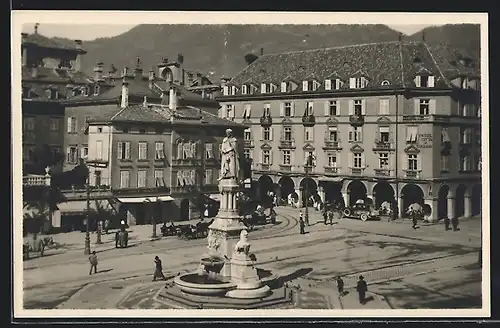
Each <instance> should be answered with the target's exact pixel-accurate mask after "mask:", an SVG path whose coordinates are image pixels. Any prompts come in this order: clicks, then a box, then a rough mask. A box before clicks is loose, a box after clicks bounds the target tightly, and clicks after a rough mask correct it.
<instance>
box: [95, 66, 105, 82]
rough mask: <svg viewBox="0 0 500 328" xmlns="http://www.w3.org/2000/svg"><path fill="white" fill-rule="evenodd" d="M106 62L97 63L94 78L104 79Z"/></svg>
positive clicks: (96, 79)
mask: <svg viewBox="0 0 500 328" xmlns="http://www.w3.org/2000/svg"><path fill="white" fill-rule="evenodd" d="M103 65H104V63H103V62H101V61H99V62H97V63H96V65H95V67H94V73H95V76H94V80H95V81H101V80H102V71H103V69H102V67H103Z"/></svg>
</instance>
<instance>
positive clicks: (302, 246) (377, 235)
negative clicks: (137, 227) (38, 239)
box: [24, 208, 481, 309]
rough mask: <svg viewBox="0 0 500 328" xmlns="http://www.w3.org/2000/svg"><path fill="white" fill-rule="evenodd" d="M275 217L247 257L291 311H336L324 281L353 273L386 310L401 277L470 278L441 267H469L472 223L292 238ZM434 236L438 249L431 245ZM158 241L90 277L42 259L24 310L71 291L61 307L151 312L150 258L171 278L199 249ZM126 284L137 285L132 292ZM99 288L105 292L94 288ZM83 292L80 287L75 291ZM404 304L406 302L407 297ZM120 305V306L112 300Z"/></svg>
mask: <svg viewBox="0 0 500 328" xmlns="http://www.w3.org/2000/svg"><path fill="white" fill-rule="evenodd" d="M297 212H298V211H297ZM278 213H279V214H280V217H279V219H278V221H280V220H281V221H282V224H280V225H278V226H275V227H272V228H269V230H267V231H265V230H261V231H255V232H251V233H250V235H249V237H250V238H249V239H250V242H251V244H252V252H255V254H256V255H257V259H258V263H259V266H260V267H263V268H266V269H270V270H273V271H274V272H280V274H282V275H283V276H284V277H285V278H286V280H287V281H289V282H290V283H293V284H299V285H300V287H301V291H300V293H301V297H300V299H301V300H302V303H301V304H298V305H297V306H299V307H303V308H311V309H313V308H341V306H342V305H341V304H340V301H339V298H338V295H336V294H335V293H336V291H335V290H336V286H335V285H334V284H332V283H331V281H330V280H329V279H331V278H332V277H335V276H336V275H342V276H344V277H345V278H344V280H345V282H346V287H347V288H349V286H353V285H354V283H355V281H356V279H357V276H358V275H359V274H363V275H364V276H365V277H366V279H367V280H368V283H369V284H370V291H373V292H375V293H377V294H378V295H383V296H384V297H385V295H388V296H387V299H388V302H389V303H390V304H391V306H392V307H396V308H405V307H409V305H408V304H406V303H405V302H404V301H403V300H401V297H399V298H398V295H399V294H401V295H403V294H405V293H404V292H398V293H396V294H394V293H392V294H391V292H390V291H391V290H392V289H398V288H400V289H404V288H406V289H408V290H410V289H412V288H417V287H411V286H412V285H411V284H414V285H415V286H420V285H421V283H420V282H418V281H416V282H406V281H405V278H409V277H412V276H414V274H418V273H422V272H428V275H429V276H431V275H434V276H435V278H433V279H436V281H438V282H439V283H441V284H443V281H446V280H450V277H452V278H451V280H450V283H451V284H453V283H455V284H457V285H458V284H459V282H460V281H462V280H463V277H465V276H467V274H470V272H469V271H467V270H465V271H464V270H462V271H460V270H458V269H457V270H456V272H457V273H454V274H447V273H446V274H441V272H444V269H446V268H450V267H452V268H457V267H463V266H464V265H467V264H470V263H473V262H475V261H477V245H478V243H477V241H476V240H473V238H471V240H468V235H469V234H470V233H474V232H476V231H478V230H479V229H478V228H477V226H478V221H474V220H470V221H469V223H467V224H465V221H464V223H463V226H462V227H463V229H462V230H461V231H457V232H456V233H454V232H451V233H449V232H444V231H441V230H440V229H438V228H440V227H439V226H429V227H425V228H422V229H419V230H417V232H415V231H411V230H410V229H408V227H406V226H405V225H404V224H391V223H387V222H361V221H359V222H358V221H357V220H341V222H339V223H337V224H334V225H326V226H325V225H323V224H322V223H321V224H317V223H316V222H317V221H319V220H315V221H313V220H311V222H312V223H313V225H311V226H310V227H308V229H307V230H308V232H309V233H308V234H306V235H299V234H298V231H295V230H298V228H297V227H296V219H295V214H294V213H295V212H294V211H293V209H292V211H289V210H287V209H285V210H282V208H279V209H278ZM311 218H314V217H313V216H312V217H311ZM318 218H319V216H318ZM397 227H399V228H397ZM368 230H372V231H368ZM438 237H440V238H439V239H440V242H439V243H437V242H435V241H434V240H433V239H435V238H438ZM162 242H163V243H158V242H154V243H150V245H146V244H143V245H141V246H138V247H140V249H138V248H135V249H134V248H130V249H124V250H121V251H122V252H115V253H113V256H105V254H106V253H102V254H100V256H99V258H100V270H101V272H100V273H98V274H97V275H92V276H88V263H87V259H86V257H84V258H83V259H81V260H78V261H74V262H71V263H59V262H57V261H54V262H52V263H51V262H50V261H53V260H50V257H47V258H44V259H41V260H42V261H40V264H41V265H40V267H37V266H35V265H33V266H32V267H31V268H30V269H28V270H24V285H25V296H24V299H25V306H26V307H27V308H36V307H38V308H40V307H45V308H51V307H52V308H53V307H54V306H55V305H54V304H57V302H59V303H60V302H61V301H62V300H64V298H67V297H68V293H69V292H72V293H74V291H75V290H78V289H80V293H78V292H77V294H75V296H73V297H71V299H70V300H69V301H67V302H66V303H63V304H62V305H61V307H64V308H68V306H69V308H71V307H76V308H110V307H111V308H112V307H115V308H116V304H118V302H121V303H120V307H123V308H155V307H159V306H160V305H159V304H156V305H155V304H154V301H153V300H152V295H153V290H156V291H158V289H159V288H161V283H159V284H160V285H158V283H153V284H152V285H151V286H150V285H149V282H148V281H149V280H150V274H152V271H153V263H152V259H153V257H154V255H157V254H158V255H159V256H160V257H161V258H162V260H163V262H164V266H165V271H166V272H165V274H167V273H171V274H173V275H175V274H177V273H178V272H180V271H183V270H185V271H189V270H193V269H195V268H196V266H197V265H198V262H199V258H200V256H201V254H202V253H203V252H204V251H205V245H206V241H205V240H192V241H181V240H177V239H170V240H166V241H162ZM437 258H439V260H436V259H437ZM47 263H48V264H47ZM134 276H135V277H137V278H133V277H134ZM434 276H433V277H434ZM125 278H128V279H125ZM473 278H474V279H473ZM124 279H125V280H124ZM134 279H143V281H141V282H139V285H137V282H134ZM468 279H470V281H469V285H468V287H467V288H468V290H469V292H468V294H467V295H465V296H464V297H467V298H468V300H469V301H470V300H472V301H470V304H477V296H478V295H479V297H480V295H481V294H480V279H479V285H478V283H477V277H476V276H474V277H470V278H468ZM106 281H108V282H107V283H108V285H107V287H104V286H103V285H102V286H101V285H100V284H101V283H106ZM113 284H114V285H113ZM383 284H386V285H383ZM398 284H399V285H398ZM85 285H87V287H86V288H84V289H83V290H82V289H81V288H82V286H85ZM134 285H135V286H134ZM372 285H373V287H372ZM99 286H100V287H99ZM120 286H121V287H120ZM131 286H134V287H131ZM376 286H383V287H384V286H385V287H384V288H386V289H385V290H381V291H380V292H378V291H375V289H374V288H378V287H376ZM398 286H399V287H398ZM136 287H140V288H138V289H135V288H136ZM439 288H441V287H439ZM439 288H438V289H439ZM382 289H383V288H382ZM127 293H128V294H127ZM428 293H430V292H429V291H428ZM125 294H126V295H125ZM124 295H125V296H124ZM353 295H354V294H353ZM433 295H439V296H436V297H437V299H438V300H441V301H443V300H444V299H448V300H449V299H450V297H448V296H446V295H448V294H446V295H445V294H439V293H438V294H436V293H434V294H433ZM450 295H451V294H450ZM408 297H409V298H411V295H409V296H408ZM474 297H476V299H474ZM120 298H122V300H121V301H117V299H120ZM84 301H85V302H84ZM436 302H437V301H436ZM464 302H465V301H464ZM299 303H300V302H299ZM379 303H380V302H378V301H377V302H375V301H374V302H372V303H370V302H369V303H367V304H366V305H367V306H370V307H371V306H376V304H379ZM417 303H418V304H417ZM349 304H350V303H349ZM386 304H388V303H386ZM415 304H417V305H415V306H417V307H425V306H426V304H425V302H415ZM349 306H350V305H349ZM380 306H384V305H383V304H382V305H380Z"/></svg>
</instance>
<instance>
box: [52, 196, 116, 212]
mask: <svg viewBox="0 0 500 328" xmlns="http://www.w3.org/2000/svg"><path fill="white" fill-rule="evenodd" d="M97 202H98V203H99V206H100V207H101V208H103V209H105V210H109V209H113V207H112V206H111V204H110V203H109V201H108V200H104V199H101V200H97ZM89 205H90V208H91V209H93V210H97V204H96V200H95V199H91V200H90V203H89ZM57 207H58V208H59V211H60V212H61V213H84V212H86V211H87V201H86V200H76V201H71V202H66V203H60V204H57Z"/></svg>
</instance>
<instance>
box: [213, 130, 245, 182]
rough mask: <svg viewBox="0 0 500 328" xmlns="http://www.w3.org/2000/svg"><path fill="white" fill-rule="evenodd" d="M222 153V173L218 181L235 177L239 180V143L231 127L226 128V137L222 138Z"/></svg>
mask: <svg viewBox="0 0 500 328" xmlns="http://www.w3.org/2000/svg"><path fill="white" fill-rule="evenodd" d="M221 153H222V159H221V173H220V177H219V180H218V181H220V180H222V179H235V180H236V181H238V179H239V175H240V174H239V172H240V161H239V154H238V143H237V140H236V138H235V137H234V136H233V130H231V129H227V130H226V137H225V138H224V140H222V147H221Z"/></svg>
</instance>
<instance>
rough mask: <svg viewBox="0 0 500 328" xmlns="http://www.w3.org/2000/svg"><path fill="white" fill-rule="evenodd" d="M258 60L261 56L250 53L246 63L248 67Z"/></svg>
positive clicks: (246, 57)
mask: <svg viewBox="0 0 500 328" xmlns="http://www.w3.org/2000/svg"><path fill="white" fill-rule="evenodd" d="M257 58H259V56H257V55H254V54H252V53H248V54H246V55H245V62H246V63H247V65H250V64H251V63H253V62H254V61H256V60H257Z"/></svg>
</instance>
